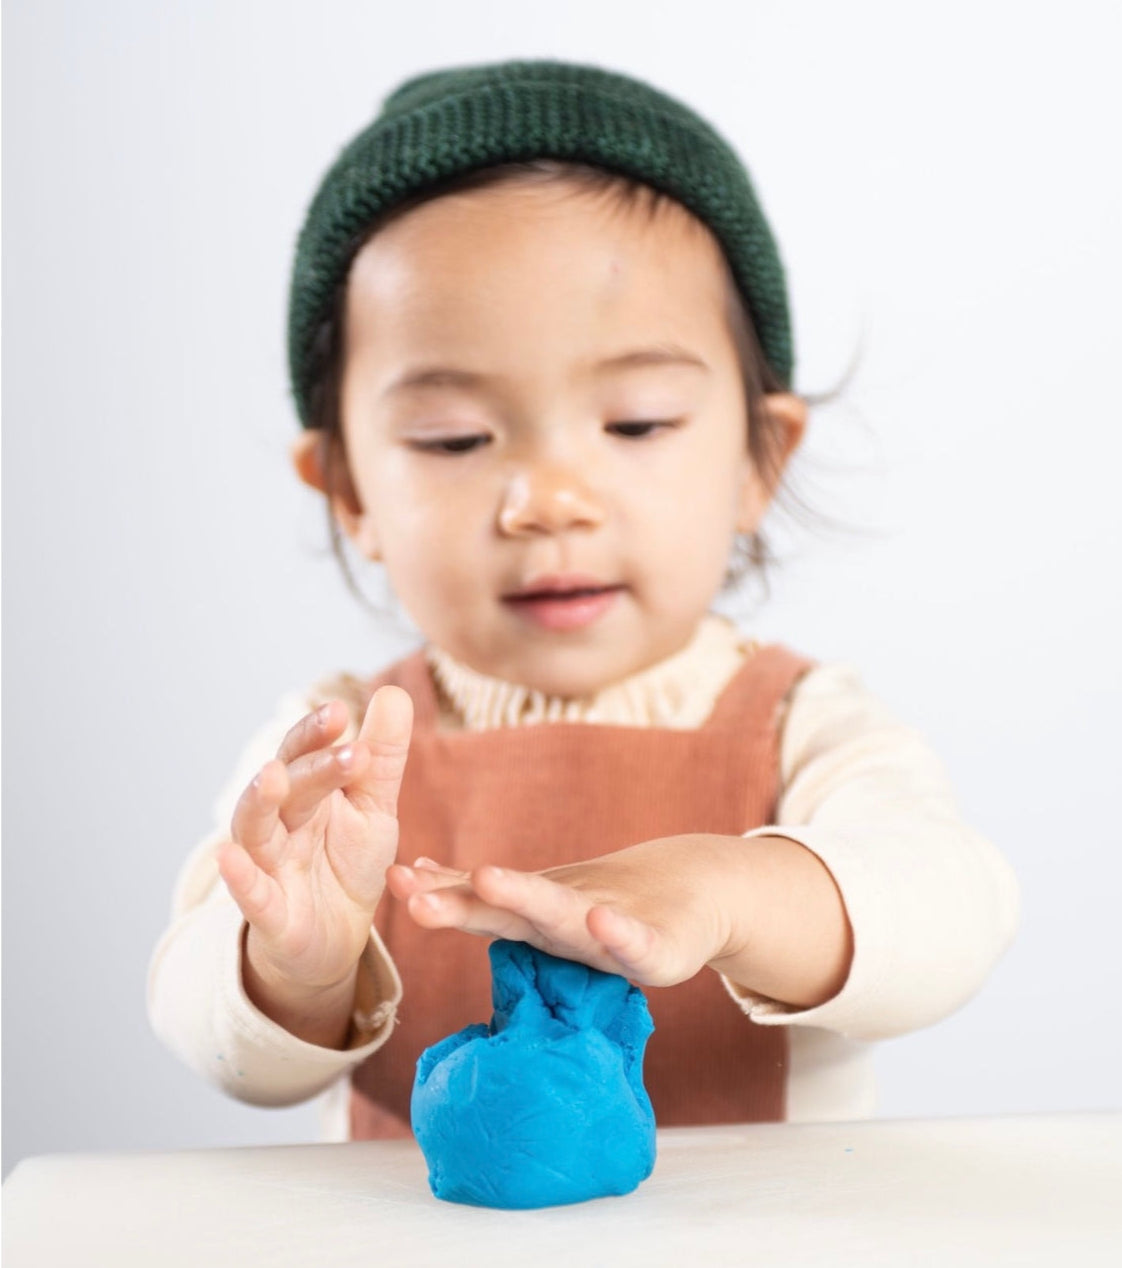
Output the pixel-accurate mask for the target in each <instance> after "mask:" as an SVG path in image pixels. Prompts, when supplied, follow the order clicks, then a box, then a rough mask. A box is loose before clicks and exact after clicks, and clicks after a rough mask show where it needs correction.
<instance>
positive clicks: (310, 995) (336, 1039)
mask: <svg viewBox="0 0 1122 1268" xmlns="http://www.w3.org/2000/svg"><path fill="white" fill-rule="evenodd" d="M255 941H256V940H255V938H254V935H253V927H252V926H251V925H247V926H246V930H245V934H244V938H243V942H242V958H241V961H242V962H241V980H242V986H243V989H244V990H245V993H246V995H247V996H248V998H249V1001H250V1003H251V1004H253V1006H254V1007H255V1008H256V1009H257V1010H258V1011H259V1012H261V1013H263V1014H264V1015H265V1016H266V1017H268V1018H269V1020H270V1021H273V1022H276V1024H277V1025H279V1026H281V1027H283V1028H284V1029H285V1030H287V1031H289V1032H290V1033H291V1034H294V1035H295V1036H296V1037H297V1038H299V1039H303V1040H305V1041H306V1042H308V1043H313V1044H316V1045H317V1046H319V1047H325V1048H339V1047H343V1046H344V1043H345V1040H346V1037H347V1033H348V1030H349V1029H350V1025H351V1014H352V1012H353V1010H354V1001H355V984H356V981H357V978H358V961H357V960H356V961H355V963H354V964H353V965H352V966H351V968H350V969H349V970H348V971H347V972H346V973H345V974H344V975H343V976H342V977H341V978H339V979H338V980H337V981H334V982H328V983H323V984H313V983H305V982H301V981H299V980H298V979H296V978H292V977H288V976H286V975H285V974H284V973H281V972H278V971H277V970H276V969H275V968H273V967H272V966H270V965H269V964H268V961H267V959H265V958H264V957H261V955H260V953H259V951H258V953H257V954H255V950H257V948H255Z"/></svg>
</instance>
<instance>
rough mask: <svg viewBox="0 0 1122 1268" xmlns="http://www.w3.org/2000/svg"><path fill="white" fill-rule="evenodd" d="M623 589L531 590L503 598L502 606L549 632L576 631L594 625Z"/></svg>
mask: <svg viewBox="0 0 1122 1268" xmlns="http://www.w3.org/2000/svg"><path fill="white" fill-rule="evenodd" d="M622 590H623V586H618V585H616V586H603V585H595V584H591V585H573V586H571V587H570V588H557V587H555V586H553V585H549V586H547V587H543V588H542V589H538V590H533V589H528V590H525V591H520V592H518V593H516V594H508V595H504V597H503V602H504V603H505V604H507V606H508V607H510V608H512V609H513V610H514V611H515V612H517V613H518V615H519V616H521V617H523V618H524V619H525V620H528V621H530V622H532V623H533V624H534V625H537V626H538V627H539V628H541V629H546V630H577V629H583V628H584V627H586V626H588V625H591V624H592V623H593V622H594V621H597V620H599V619H600V617H602V616H603V615H604V614H605V613H606V612H607V611H608V610H609V609H610V608H611V607H612V606H613V605H614V604H615V602H616V599H617V597H618V596H619V594H620V593H621V591H622Z"/></svg>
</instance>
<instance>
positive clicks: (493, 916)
mask: <svg viewBox="0 0 1122 1268" xmlns="http://www.w3.org/2000/svg"><path fill="white" fill-rule="evenodd" d="M406 907H407V909H408V911H409V914H410V916H412V917H413V919H414V920H415V921H416V922H417V924H419V925H422V926H424V928H426V929H460V930H462V931H463V932H464V933H475V934H481V935H483V936H485V937H491V938H509V939H510V940H511V941H513V942H533V943H534V945H535V946H540V945H541V944H540V942H538V941H536V940H535V933H534V929H533V927H532V926H531V925H529V924H528V923H527V922H526V921H525V920H523V919H522V918H521V917H520V916H516V915H515V914H514V913H513V912H509V911H504V910H503V909H502V908H499V907H492V906H491V905H490V904H489V903H485V902H483V901H482V900H481V899H479V898H478V897H476V895H474V894H473V893H471V891H470V890H466V889H444V890H439V891H435V892H432V893H427V894H414V895H413V896H412V897H411V898H410V899H409V900H408V902H407V903H406Z"/></svg>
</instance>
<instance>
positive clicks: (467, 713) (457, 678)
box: [425, 613, 754, 731]
mask: <svg viewBox="0 0 1122 1268" xmlns="http://www.w3.org/2000/svg"><path fill="white" fill-rule="evenodd" d="M753 647H754V644H753V643H751V641H749V640H747V639H745V638H744V636H743V635H742V634H741V633H740V632H739V630H737V628H736V626H735V625H733V624H732V622H731V621H728V620H726V618H724V617H722V616H717V615H716V614H713V613H710V614H709V615H707V616H706V617H705V618H704V619H703V620H702V621H701V623H700V624H699V625H698V628H697V631H696V632H695V634H694V636H693V638H692V639H691V640H690V642H689V643H688V644H687V645H686V646H685V647H684V648H682V650H681V651H678V652H675V653H674V654H673V655H672V656H668V657H667V658H666V659H665V660H662V661H659V662H658V664H656V665H651V666H649V667H648V668H647V669H644V670H642V671H641V672H640V673H637V674H633V675H632V676H631V677H630V678H625V679H624V680H623V681H622V682H618V683H613V684H612V685H611V686H609V687H605V688H604V689H603V690H602V691H599V692H597V693H596V694H595V695H591V696H584V697H571V698H570V697H564V696H548V695H546V694H545V693H544V692H541V691H536V690H534V689H532V688H530V687H524V686H521V685H520V684H518V683H513V682H505V681H504V680H502V679H501V678H490V677H488V676H487V675H485V674H480V673H477V672H476V671H475V670H474V669H470V668H469V667H468V666H467V665H464V664H462V663H461V662H460V661H457V660H453V658H452V657H451V656H449V655H448V654H447V652H444V651H442V650H441V649H440V648H439V647H434V646H431V645H430V646H429V647H427V648H426V649H425V654H426V657H427V659H428V663H429V665H430V666H431V668H432V673H433V679H434V681H435V684H436V687H437V691H438V694H439V696H440V697H441V713H442V719H441V721H442V725H445V726H451V727H456V728H462V729H465V730H469V731H485V730H490V729H493V728H495V727H506V726H527V725H532V724H535V723H541V722H590V723H600V724H601V725H611V726H660V727H670V728H680V729H687V728H690V727H696V726H700V725H701V723H702V722H703V721H704V720H705V719H706V717H708V716H709V713H710V711H711V710H712V708H713V705H714V703H715V701H716V699H717V696H718V695H719V694H720V692H721V690H722V688H723V687H724V686H725V684H726V683H727V682H728V681H729V679H730V678H731V677H732V676H733V674H735V673H736V671H737V670H738V669H739V668H740V666H741V665H742V664H743V663H744V660H745V658H746V657H747V656H748V655H749V654H750V653H751V651H752V650H753Z"/></svg>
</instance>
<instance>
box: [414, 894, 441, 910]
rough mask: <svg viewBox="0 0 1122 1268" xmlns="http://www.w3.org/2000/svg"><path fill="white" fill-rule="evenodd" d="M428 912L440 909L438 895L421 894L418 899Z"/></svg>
mask: <svg viewBox="0 0 1122 1268" xmlns="http://www.w3.org/2000/svg"><path fill="white" fill-rule="evenodd" d="M419 901H420V902H422V903H423V904H424V905H425V906H426V907H428V908H429V910H430V911H438V910H439V909H440V903H441V898H440V895H439V894H422V895H421V897H420V899H419Z"/></svg>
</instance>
